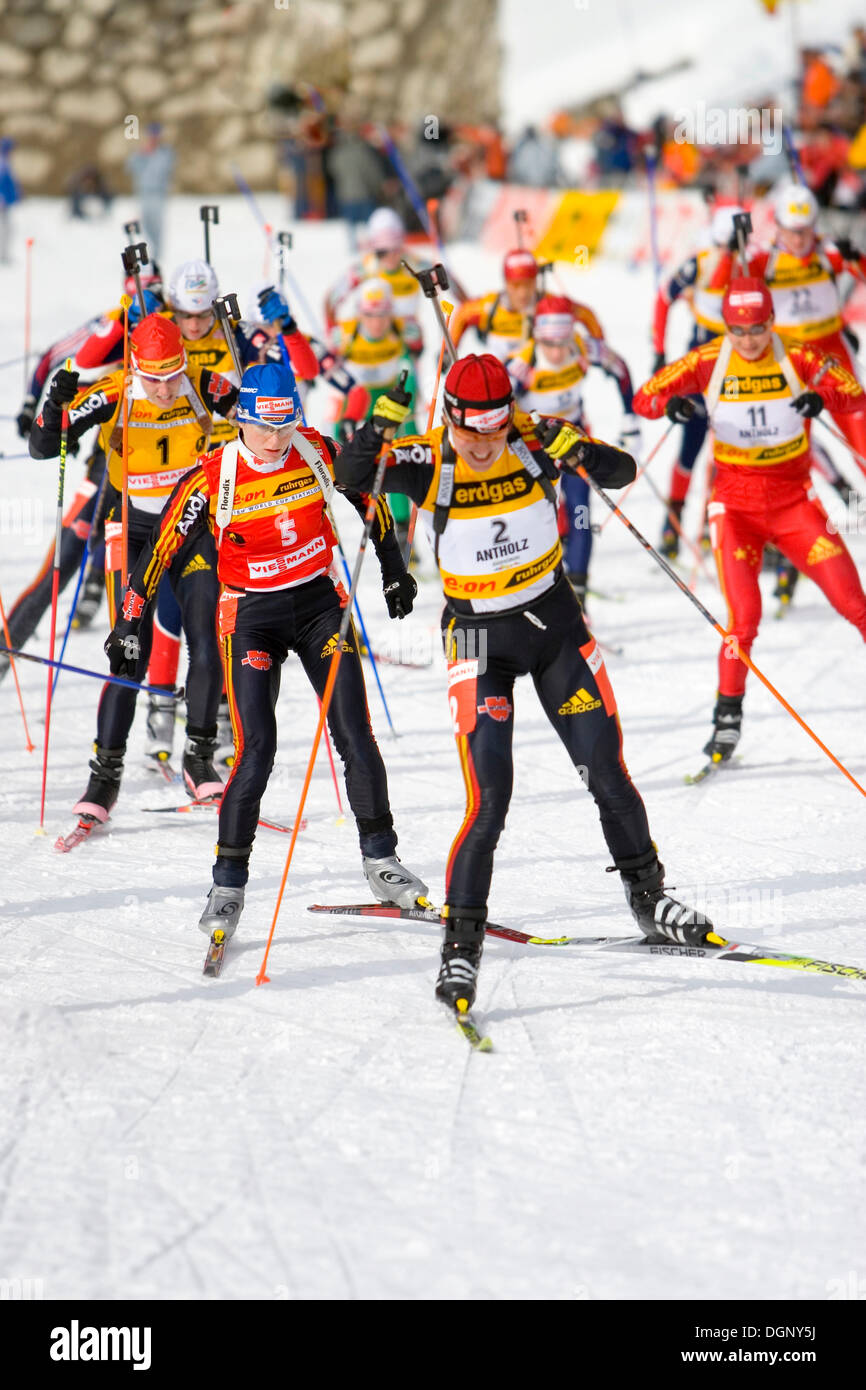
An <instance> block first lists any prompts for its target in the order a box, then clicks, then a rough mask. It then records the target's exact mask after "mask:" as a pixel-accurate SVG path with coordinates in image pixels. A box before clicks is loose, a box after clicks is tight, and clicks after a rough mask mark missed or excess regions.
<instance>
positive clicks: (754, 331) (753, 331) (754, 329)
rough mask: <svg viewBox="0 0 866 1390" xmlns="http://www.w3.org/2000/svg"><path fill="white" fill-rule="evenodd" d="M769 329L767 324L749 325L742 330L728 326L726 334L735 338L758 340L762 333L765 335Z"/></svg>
mask: <svg viewBox="0 0 866 1390" xmlns="http://www.w3.org/2000/svg"><path fill="white" fill-rule="evenodd" d="M769 327H770V325H769V323H751V324H748V325H747V326H746V327H744V328H743V327H739V326H738V325H736V324H728V332H729V333H732V334H733V335H734V337H735V338H748V337H755V338H758V337H760V335H761V334H762V333H766V331H767V329H768V328H769Z"/></svg>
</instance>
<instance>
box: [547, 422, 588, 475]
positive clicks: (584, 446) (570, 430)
mask: <svg viewBox="0 0 866 1390" xmlns="http://www.w3.org/2000/svg"><path fill="white" fill-rule="evenodd" d="M535 433H536V437H537V439H538V442H539V443H540V445H541V447H542V449H543V450H544V452H545V453H546V454H547V456H548V457H549V458H552V459H556V462H557V463H558V464H559V466H560V467H561V468H567V469H568V470H569V471H570V472H572V473H573V472H574V471H575V469H576V468H578V467H581V466H582V467H584V468H586V467H589V465H590V462H591V459H592V454H593V445H592V441H591V440H590V439H587V438H586V436H585V435H584V434H582V433H581V431H580V430H579V429H577V427H576V426H575V425H570V424H568V423H567V421H565V420H549V421H548V422H547V423H546V424H543V425H542V426H541V428H540V429H536V431H535Z"/></svg>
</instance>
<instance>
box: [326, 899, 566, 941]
mask: <svg viewBox="0 0 866 1390" xmlns="http://www.w3.org/2000/svg"><path fill="white" fill-rule="evenodd" d="M307 911H308V912H330V913H332V914H334V915H335V916H337V917H397V918H399V919H401V920H402V921H404V922H434V923H435V924H436V926H437V927H441V926H442V917H441V916H440V914H439V909H438V908H437V907H434V906H433V904H432V903H431V904H430V905H429V906H428V907H397V905H396V903H341V904H339V905H332V904H330V903H313V904H312V905H311V906H310V907H308V908H307ZM486 929H487V932H488V933H489V935H490V936H498V937H501V938H502V940H503V941H517V942H519V943H520V944H521V945H532V946H566V945H567V944H568V942H569V940H570V938H569V937H567V936H527V934H526V932H522V931H516V930H515V929H514V928H513V927H502V926H500V925H499V923H498V922H488V923H487V924H486Z"/></svg>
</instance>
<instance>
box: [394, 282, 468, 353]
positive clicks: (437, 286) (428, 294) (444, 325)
mask: <svg viewBox="0 0 866 1390" xmlns="http://www.w3.org/2000/svg"><path fill="white" fill-rule="evenodd" d="M400 264H401V265H404V266H405V267H406V269H407V270H408V272H409V274H410V275H414V277H415V279H416V280H417V281H418V284H419V285H420V286H421V289H422V291H423V293H424V297H425V299H429V300H430V301H431V303H432V305H433V308H434V310H435V312H436V317H437V319H438V320H439V327H440V328H441V329H442V336H443V338H444V339H445V349H446V351H447V353H448V365H449V367H450V366H451V364H452V362H456V361H457V349H456V347H455V346H454V342H453V340H452V338H451V332H450V330H449V328H448V320H447V319H446V317H445V314H444V313H443V310H442V303H441V301H440V299H439V296H438V294H437V293H436V291H437V290H447V289H448V286H449V280H448V272H447V271H446V269H445V267H444V265H442V264H441V263H437V264H436V265H431V266H430V268H429V270H413V269H412V267H411V265H410V264H409V262H408V261H401V262H400Z"/></svg>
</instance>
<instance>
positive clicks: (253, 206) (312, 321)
mask: <svg viewBox="0 0 866 1390" xmlns="http://www.w3.org/2000/svg"><path fill="white" fill-rule="evenodd" d="M231 171H232V178H233V179H234V181H235V183H236V184H237V186H238V188H239V189H240V191H241V193H242V194H243V196H244V198H245V199H246V201H247V204H248V206H249V208H250V211H251V212H252V214H253V217H254V218H255V219H256V221H257V222H258V224H259V226H260V227H261V229H262V236H264V237H265V239H266V240H267V241H269V239H270V236H271V228H270V224H269V223H268V222H266V221H265V217H264V214H263V213H262V210H261V208H260V207H259V205H258V202H257V201H256V196H255V194H254V193H253V190H252V189H251V188H250V186H249V184H248V183H247V181H246V179H245V178H244V176H243V174H242V173H241V171H240V169H238V167H237V165H235V164H233V165H232V166H231ZM284 270H285V276H286V279H287V280H288V282H289V289H290V290H291V292H292V298H293V299H296V300H297V302H298V303H299V304H300V306H301V308H302V309H303V311H304V313H305V315H306V317H307V323H308V325H309V326H310V328H311V329H313V330H314V331H315V332H317V333H319V332H321V330H320V329H319V327H318V321H317V319H316V315H315V314H314V313H313V311H312V310H311V308H310V306H309V304H308V303H307V300H306V297H305V295H304V291H303V290H302V289H301V287H300V285H299V284H298V282H297V280H296V279H295V277H294V275H293V274H292V272H291V270H290V269H289V267H288V265H285V266H284Z"/></svg>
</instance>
